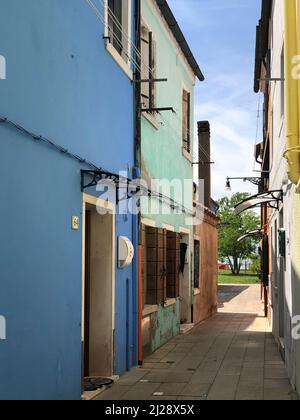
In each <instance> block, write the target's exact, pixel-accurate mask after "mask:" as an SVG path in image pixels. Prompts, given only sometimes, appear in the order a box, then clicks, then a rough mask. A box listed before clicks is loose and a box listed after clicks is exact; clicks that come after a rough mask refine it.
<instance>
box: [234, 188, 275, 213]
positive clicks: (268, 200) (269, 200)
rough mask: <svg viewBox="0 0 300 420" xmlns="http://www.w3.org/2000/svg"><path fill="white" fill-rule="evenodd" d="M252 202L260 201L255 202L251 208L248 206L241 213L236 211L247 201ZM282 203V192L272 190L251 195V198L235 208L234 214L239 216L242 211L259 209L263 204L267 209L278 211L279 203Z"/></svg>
mask: <svg viewBox="0 0 300 420" xmlns="http://www.w3.org/2000/svg"><path fill="white" fill-rule="evenodd" d="M253 200H260V202H257V203H256V204H254V205H253V206H249V207H247V208H245V209H244V210H242V211H240V212H239V211H238V208H239V207H240V206H242V205H243V204H244V203H247V201H249V202H250V201H253ZM282 202H283V191H282V190H273V191H266V192H264V193H260V194H256V195H253V196H252V197H248V198H246V199H245V200H243V201H241V202H240V203H239V204H238V205H237V206H236V207H235V210H236V213H237V214H241V213H243V212H244V211H248V210H251V209H254V208H257V207H260V206H261V205H263V204H265V205H267V206H268V207H269V208H272V209H275V210H277V211H279V209H280V203H282Z"/></svg>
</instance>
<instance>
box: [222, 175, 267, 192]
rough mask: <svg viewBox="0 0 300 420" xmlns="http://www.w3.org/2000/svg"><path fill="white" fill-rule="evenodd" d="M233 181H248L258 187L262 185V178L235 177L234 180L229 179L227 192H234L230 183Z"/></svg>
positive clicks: (226, 187) (226, 186)
mask: <svg viewBox="0 0 300 420" xmlns="http://www.w3.org/2000/svg"><path fill="white" fill-rule="evenodd" d="M232 180H238V181H244V182H247V181H248V182H251V183H252V184H254V185H257V186H259V185H260V183H261V178H258V177H253V176H249V177H247V176H245V177H233V178H229V177H227V180H226V185H225V191H231V190H232V188H231V182H230V181H232Z"/></svg>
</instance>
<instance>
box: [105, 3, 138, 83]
mask: <svg viewBox="0 0 300 420" xmlns="http://www.w3.org/2000/svg"><path fill="white" fill-rule="evenodd" d="M120 1H122V17H123V19H122V22H121V25H122V29H123V32H125V34H127V37H128V39H126V35H125V34H122V40H121V41H122V46H123V50H122V52H121V53H120V52H119V51H118V49H116V48H115V46H114V42H113V41H112V40H111V35H110V29H109V13H108V7H109V6H108V0H104V19H105V25H104V38H105V40H106V50H107V51H108V53H110V55H111V56H112V57H113V59H114V60H115V61H116V62H117V64H118V65H119V66H120V67H121V68H122V70H123V71H124V72H125V73H126V75H127V76H128V77H129V78H130V79H131V80H133V70H132V64H133V63H132V58H131V42H132V0H120ZM124 24H125V25H124ZM125 47H126V48H125Z"/></svg>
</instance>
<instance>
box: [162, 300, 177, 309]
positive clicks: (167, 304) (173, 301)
mask: <svg viewBox="0 0 300 420" xmlns="http://www.w3.org/2000/svg"><path fill="white" fill-rule="evenodd" d="M176 302H177V299H175V298H172V299H167V300H166V302H165V304H164V308H168V307H169V306H174V305H176Z"/></svg>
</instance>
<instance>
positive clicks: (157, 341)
mask: <svg viewBox="0 0 300 420" xmlns="http://www.w3.org/2000/svg"><path fill="white" fill-rule="evenodd" d="M159 15H160V11H159V9H158V8H156V7H155V6H154V2H153V1H151V0H143V1H142V20H143V23H145V24H146V25H147V26H148V28H149V29H150V30H151V31H152V32H153V35H154V39H155V41H156V49H157V55H156V62H157V72H156V76H157V77H158V78H167V79H168V82H166V83H164V82H163V83H157V84H156V106H157V107H159V108H161V107H173V108H174V109H175V111H176V114H173V113H172V112H163V113H162V116H161V115H157V118H156V120H157V124H156V126H155V125H153V124H152V123H151V122H149V120H148V119H147V118H146V117H145V116H143V117H142V124H141V130H142V147H141V149H142V176H143V179H144V180H145V181H147V182H149V181H151V179H152V180H153V179H159V180H161V179H166V180H169V181H172V180H174V179H180V180H181V181H182V183H183V182H184V180H190V195H189V198H188V200H187V201H186V202H185V203H184V202H183V198H182V197H181V196H179V197H175V196H173V197H172V198H174V199H175V200H176V201H177V202H179V203H181V204H184V206H185V207H187V208H188V209H189V210H190V211H191V212H192V211H193V195H192V186H193V167H192V164H191V162H190V161H189V160H188V159H187V158H186V157H185V156H183V152H182V91H183V89H186V90H188V91H189V92H190V93H191V123H190V127H191V144H192V149H193V142H194V118H193V109H194V85H195V77H194V75H193V72H192V70H190V69H189V67H188V64H185V59H184V56H183V54H182V52H181V50H180V49H179V48H178V47H177V44H175V43H174V38H173V36H172V34H171V31H170V30H169V29H168V28H167V26H166V25H164V24H162V21H161V19H160V17H159ZM192 154H193V151H192ZM153 189H154V190H155V187H153ZM160 192H161V191H160ZM149 204H150V206H151V207H152V210H148V207H149ZM158 205H159V202H158V201H157V200H155V199H152V200H148V199H146V198H145V199H143V200H142V215H143V218H144V219H150V220H152V221H154V222H155V226H156V227H157V228H161V227H163V225H171V226H173V227H174V228H175V231H176V232H180V230H181V229H180V228H186V229H189V231H190V260H191V261H193V258H192V257H193V228H192V227H191V226H187V225H186V219H187V218H189V215H187V214H174V211H173V212H172V214H162V212H160V214H155V215H154V214H153V209H155V208H156V207H157V206H158ZM164 207H165V209H166V210H168V207H167V206H166V205H165V206H164ZM190 266H191V264H190ZM191 269H192V268H191V267H190V279H189V282H190V285H191V282H192V273H191ZM191 290H193V289H192V287H191ZM191 302H192V297H190V303H191ZM180 312H181V311H180V300H179V299H178V300H177V302H176V304H174V305H171V306H169V307H163V306H159V308H158V312H156V313H155V314H153V315H152V323H151V324H152V325H154V328H155V331H153V332H152V351H155V350H156V349H157V348H159V347H160V346H161V345H163V344H165V343H166V342H167V341H168V340H169V339H170V338H172V337H173V336H175V335H177V334H178V333H179V331H180V315H181V314H180ZM153 317H154V318H155V322H153Z"/></svg>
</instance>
